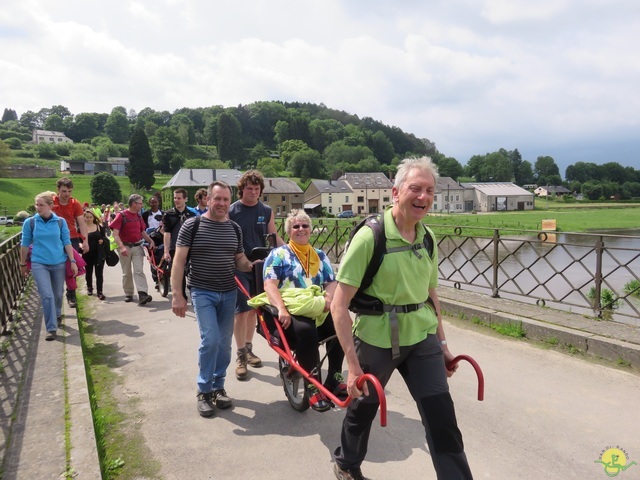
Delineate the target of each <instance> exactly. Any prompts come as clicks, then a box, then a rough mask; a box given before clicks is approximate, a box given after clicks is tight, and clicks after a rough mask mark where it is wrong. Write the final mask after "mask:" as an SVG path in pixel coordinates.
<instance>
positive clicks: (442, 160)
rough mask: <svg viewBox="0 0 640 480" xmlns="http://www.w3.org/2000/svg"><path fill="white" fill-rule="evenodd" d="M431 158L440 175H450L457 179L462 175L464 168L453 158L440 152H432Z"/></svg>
mask: <svg viewBox="0 0 640 480" xmlns="http://www.w3.org/2000/svg"><path fill="white" fill-rule="evenodd" d="M431 158H432V159H433V161H434V162H435V163H436V164H437V165H438V173H439V174H440V176H441V177H450V178H453V179H454V180H457V179H458V178H459V177H461V176H462V173H463V171H464V169H463V168H462V165H460V162H458V161H457V160H456V159H455V158H452V157H445V156H444V155H443V154H442V153H440V152H438V153H435V154H432V155H431Z"/></svg>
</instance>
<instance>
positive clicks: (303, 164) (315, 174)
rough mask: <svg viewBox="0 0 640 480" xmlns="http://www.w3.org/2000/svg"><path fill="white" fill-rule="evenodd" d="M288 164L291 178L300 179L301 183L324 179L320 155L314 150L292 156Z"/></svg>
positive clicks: (303, 151)
mask: <svg viewBox="0 0 640 480" xmlns="http://www.w3.org/2000/svg"><path fill="white" fill-rule="evenodd" d="M290 163H291V165H290V167H289V169H290V170H291V172H292V173H293V176H294V177H300V180H302V181H303V182H304V181H305V180H307V179H309V178H324V168H323V166H322V155H320V152H318V151H316V150H311V149H310V148H308V149H306V150H302V151H300V152H298V153H296V154H295V155H293V158H292V159H291V162H290Z"/></svg>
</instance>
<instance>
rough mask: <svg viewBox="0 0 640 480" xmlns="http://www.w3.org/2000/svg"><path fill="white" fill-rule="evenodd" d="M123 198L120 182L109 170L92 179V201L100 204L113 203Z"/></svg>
mask: <svg viewBox="0 0 640 480" xmlns="http://www.w3.org/2000/svg"><path fill="white" fill-rule="evenodd" d="M121 199H122V191H121V190H120V184H119V183H118V181H117V180H116V179H115V177H114V176H113V175H112V174H110V173H108V172H101V173H99V174H97V175H96V176H94V177H93V178H92V179H91V201H92V202H93V203H96V204H98V205H101V204H103V203H104V204H106V205H109V204H112V203H113V202H115V201H118V202H119V201H120V200H121Z"/></svg>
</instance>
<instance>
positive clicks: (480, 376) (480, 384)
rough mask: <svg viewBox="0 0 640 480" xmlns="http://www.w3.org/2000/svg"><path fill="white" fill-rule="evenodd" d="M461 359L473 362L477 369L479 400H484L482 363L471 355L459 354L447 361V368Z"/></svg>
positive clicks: (474, 367) (450, 367)
mask: <svg viewBox="0 0 640 480" xmlns="http://www.w3.org/2000/svg"><path fill="white" fill-rule="evenodd" d="M460 360H466V361H467V362H469V363H470V364H471V366H472V367H473V369H474V370H475V371H476V375H477V376H478V400H479V401H483V400H484V375H483V374H482V370H481V369H480V365H478V362H476V361H475V360H474V359H473V358H471V357H470V356H469V355H458V356H457V357H455V358H454V359H453V360H451V361H450V362H449V363H447V368H448V369H449V370H451V369H452V368H453V366H454V365H456V364H457V363H458V362H459V361H460Z"/></svg>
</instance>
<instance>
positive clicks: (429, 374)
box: [334, 335, 473, 480]
mask: <svg viewBox="0 0 640 480" xmlns="http://www.w3.org/2000/svg"><path fill="white" fill-rule="evenodd" d="M355 340H356V349H357V352H358V358H359V360H360V365H361V367H362V369H363V371H364V372H365V373H371V374H373V375H375V376H376V377H377V378H378V380H380V383H382V386H383V387H384V386H386V384H387V383H388V382H389V379H390V378H391V374H392V373H393V371H394V370H396V369H397V370H398V371H399V372H400V374H401V375H402V377H403V378H404V381H405V383H406V384H407V387H408V388H409V392H410V393H411V396H412V397H413V399H414V400H415V402H416V405H417V407H418V411H419V412H420V417H421V419H422V424H423V426H424V429H425V435H426V439H427V444H428V446H429V452H430V453H431V460H432V461H433V466H434V467H435V470H436V474H437V476H438V479H440V480H469V479H472V478H473V477H472V475H471V470H470V469H469V464H468V462H467V457H466V455H465V453H464V445H463V442H462V434H461V433H460V430H459V429H458V424H457V420H456V415H455V409H454V406H453V400H452V399H451V395H450V394H449V385H448V383H447V375H446V372H445V367H444V356H443V355H442V347H441V346H440V343H439V342H438V339H437V337H436V336H435V335H429V336H428V337H427V338H426V339H425V340H423V341H422V342H420V343H417V344H415V345H411V346H407V347H400V357H399V358H397V359H395V360H394V359H392V355H391V348H379V347H374V346H373V345H369V344H367V343H364V342H362V341H361V340H359V339H358V338H356V339H355ZM378 406H379V400H378V396H377V393H376V391H375V390H374V389H372V388H370V389H369V396H367V397H364V396H363V397H360V398H358V399H356V400H354V401H353V402H351V404H350V405H349V408H348V409H347V414H346V416H345V419H344V421H343V423H342V434H341V444H340V446H339V447H338V448H337V449H336V451H335V453H334V458H335V461H336V463H337V464H338V465H339V466H340V467H341V468H343V469H348V468H354V467H359V466H360V465H361V464H362V462H363V461H364V459H365V456H366V454H367V447H368V443H369V434H370V432H371V424H372V423H373V419H374V418H375V416H376V412H377V410H378Z"/></svg>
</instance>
